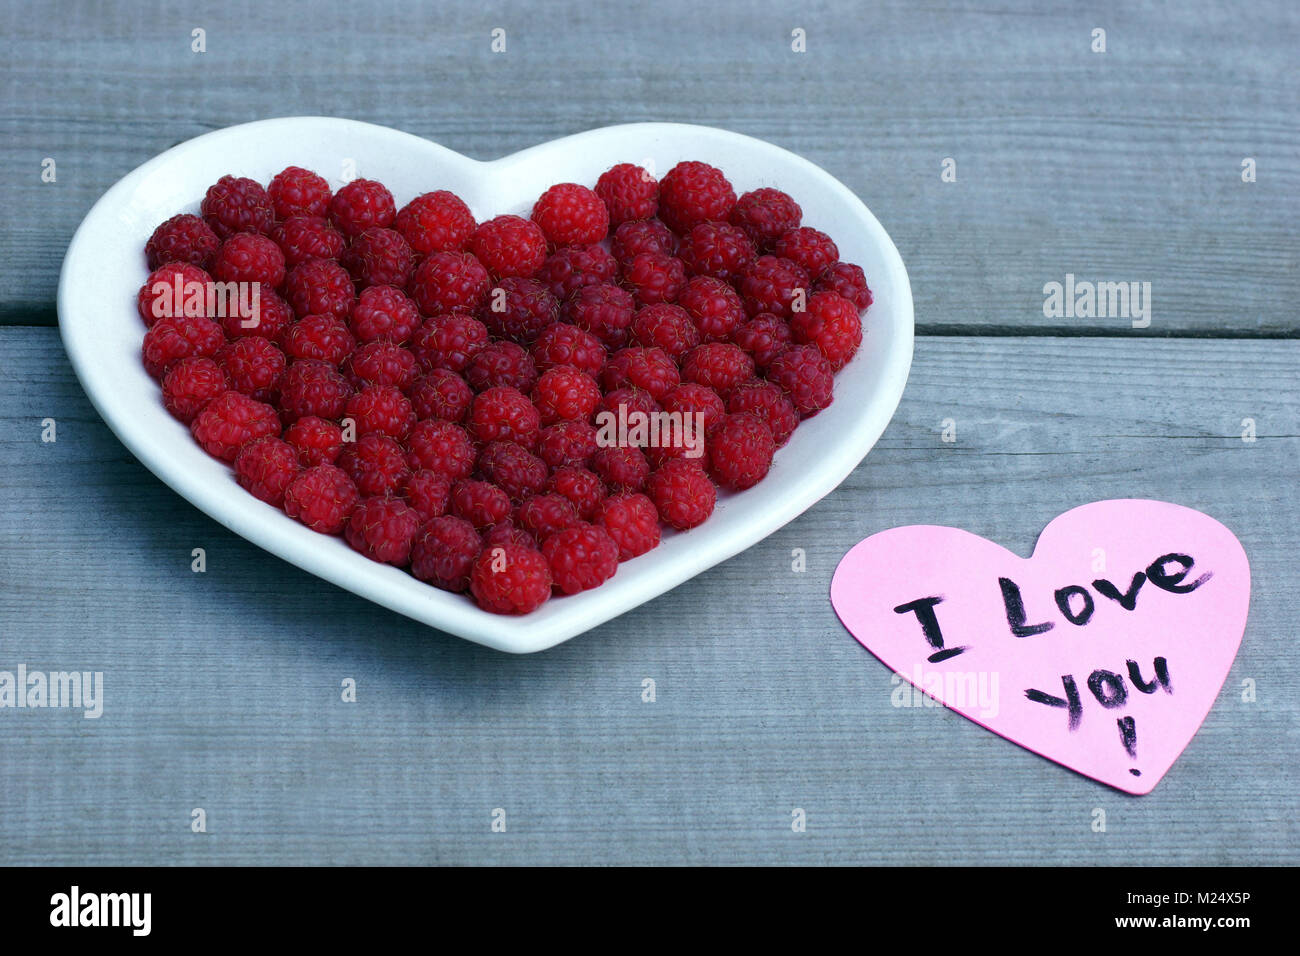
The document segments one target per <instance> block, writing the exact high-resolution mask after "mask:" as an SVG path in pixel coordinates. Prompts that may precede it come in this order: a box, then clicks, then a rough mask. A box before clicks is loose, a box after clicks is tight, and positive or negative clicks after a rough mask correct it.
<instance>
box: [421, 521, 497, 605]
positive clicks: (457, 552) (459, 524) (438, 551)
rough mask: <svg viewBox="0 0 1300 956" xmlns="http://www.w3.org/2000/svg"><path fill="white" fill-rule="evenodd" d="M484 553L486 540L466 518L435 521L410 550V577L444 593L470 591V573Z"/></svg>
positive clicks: (422, 532) (422, 530)
mask: <svg viewBox="0 0 1300 956" xmlns="http://www.w3.org/2000/svg"><path fill="white" fill-rule="evenodd" d="M482 549H483V540H482V539H481V538H480V537H479V534H478V532H477V531H475V530H474V526H473V525H472V524H470V523H469V522H468V521H466V520H465V519H464V518H456V517H452V516H451V515H446V516H443V517H438V518H434V519H433V520H431V521H429V522H428V523H427V524H425V525H424V526H423V527H421V528H420V530H419V532H418V533H417V534H416V537H415V543H414V544H413V545H412V546H411V573H412V574H414V575H415V576H416V577H417V578H419V579H420V580H421V581H424V582H426V583H428V584H432V585H433V586H434V587H436V588H441V589H442V590H444V591H464V590H466V589H467V588H469V575H470V571H472V570H473V568H474V559H475V558H477V557H478V555H479V552H480V551H481V550H482Z"/></svg>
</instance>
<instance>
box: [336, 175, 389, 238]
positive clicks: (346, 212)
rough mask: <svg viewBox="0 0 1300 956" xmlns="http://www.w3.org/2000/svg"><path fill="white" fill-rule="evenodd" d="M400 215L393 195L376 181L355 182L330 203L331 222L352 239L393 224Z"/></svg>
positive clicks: (362, 180) (359, 180)
mask: <svg viewBox="0 0 1300 956" xmlns="http://www.w3.org/2000/svg"><path fill="white" fill-rule="evenodd" d="M396 215H397V208H396V207H395V206H394V205H393V194H392V193H390V192H389V191H388V188H387V187H386V186H384V184H383V183H377V182H375V181H374V180H373V179H354V180H352V182H350V183H348V184H347V185H346V186H344V187H342V188H341V189H340V190H339V191H338V192H336V193H335V194H334V198H333V199H331V200H330V220H331V221H332V222H333V223H334V225H335V226H336V227H337V228H338V230H339V232H341V233H343V235H345V236H347V237H348V238H349V239H351V238H352V237H353V236H359V235H361V234H362V233H363V232H365V231H366V230H367V229H373V228H375V227H376V226H378V227H379V228H381V229H383V228H386V227H388V226H390V225H392V223H393V217H394V216H396Z"/></svg>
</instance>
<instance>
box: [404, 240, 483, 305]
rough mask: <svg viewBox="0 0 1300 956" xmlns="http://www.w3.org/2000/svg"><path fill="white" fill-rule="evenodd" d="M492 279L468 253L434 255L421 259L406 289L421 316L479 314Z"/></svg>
mask: <svg viewBox="0 0 1300 956" xmlns="http://www.w3.org/2000/svg"><path fill="white" fill-rule="evenodd" d="M490 285H491V280H490V279H489V278H488V272H487V269H485V268H484V267H483V263H481V262H479V261H478V259H476V258H474V256H472V255H471V254H470V253H468V252H434V253H430V254H429V255H428V256H425V257H424V258H423V259H421V260H420V264H419V265H417V266H416V267H415V272H414V273H412V275H411V283H410V288H409V289H408V290H407V291H409V292H410V294H411V298H413V299H414V300H415V304H416V305H417V306H419V307H420V311H421V312H422V313H423V314H424V315H443V314H445V313H448V312H469V313H473V312H476V311H478V309H479V307H480V306H481V305H482V304H483V301H484V299H486V298H487V294H488V288H489V286H490Z"/></svg>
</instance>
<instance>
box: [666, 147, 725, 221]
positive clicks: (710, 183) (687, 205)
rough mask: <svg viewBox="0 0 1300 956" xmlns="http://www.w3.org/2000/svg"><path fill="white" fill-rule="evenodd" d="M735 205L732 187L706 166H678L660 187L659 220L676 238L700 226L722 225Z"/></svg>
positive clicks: (694, 164)
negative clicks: (713, 222)
mask: <svg viewBox="0 0 1300 956" xmlns="http://www.w3.org/2000/svg"><path fill="white" fill-rule="evenodd" d="M735 205H736V191H735V190H734V189H732V188H731V183H729V182H727V177H726V176H724V175H723V174H722V170H720V169H715V168H714V167H712V166H710V165H709V164H708V163H699V162H683V163H678V164H677V165H676V166H674V167H673V168H672V169H670V170H668V173H667V175H665V176H664V178H663V181H662V182H661V183H660V184H659V218H660V219H662V220H663V221H664V222H665V223H667V224H668V227H669V228H670V229H672V231H673V232H675V233H677V234H678V235H681V234H684V233H687V232H690V231H691V229H692V228H693V227H695V226H697V225H699V224H700V223H702V222H711V221H719V222H725V221H726V219H727V217H728V216H729V215H731V209H732V207H733V206H735Z"/></svg>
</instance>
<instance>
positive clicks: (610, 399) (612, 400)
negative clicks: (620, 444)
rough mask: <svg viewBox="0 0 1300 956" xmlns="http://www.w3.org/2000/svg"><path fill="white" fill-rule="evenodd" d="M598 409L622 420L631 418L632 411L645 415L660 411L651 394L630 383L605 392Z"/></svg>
mask: <svg viewBox="0 0 1300 956" xmlns="http://www.w3.org/2000/svg"><path fill="white" fill-rule="evenodd" d="M600 410H601V412H609V413H610V414H611V415H613V416H614V417H615V418H616V419H617V418H621V419H623V420H624V421H628V420H631V419H632V418H633V413H636V415H637V416H640V417H646V416H649V415H654V414H656V413H657V412H660V411H662V409H661V408H660V407H659V403H658V402H657V401H655V399H654V396H653V395H651V394H650V393H649V392H647V391H646V390H645V389H643V388H635V387H633V386H631V385H628V386H625V387H623V388H615V389H612V390H610V391H608V392H606V393H605V394H604V396H603V397H602V398H601V400H600Z"/></svg>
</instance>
